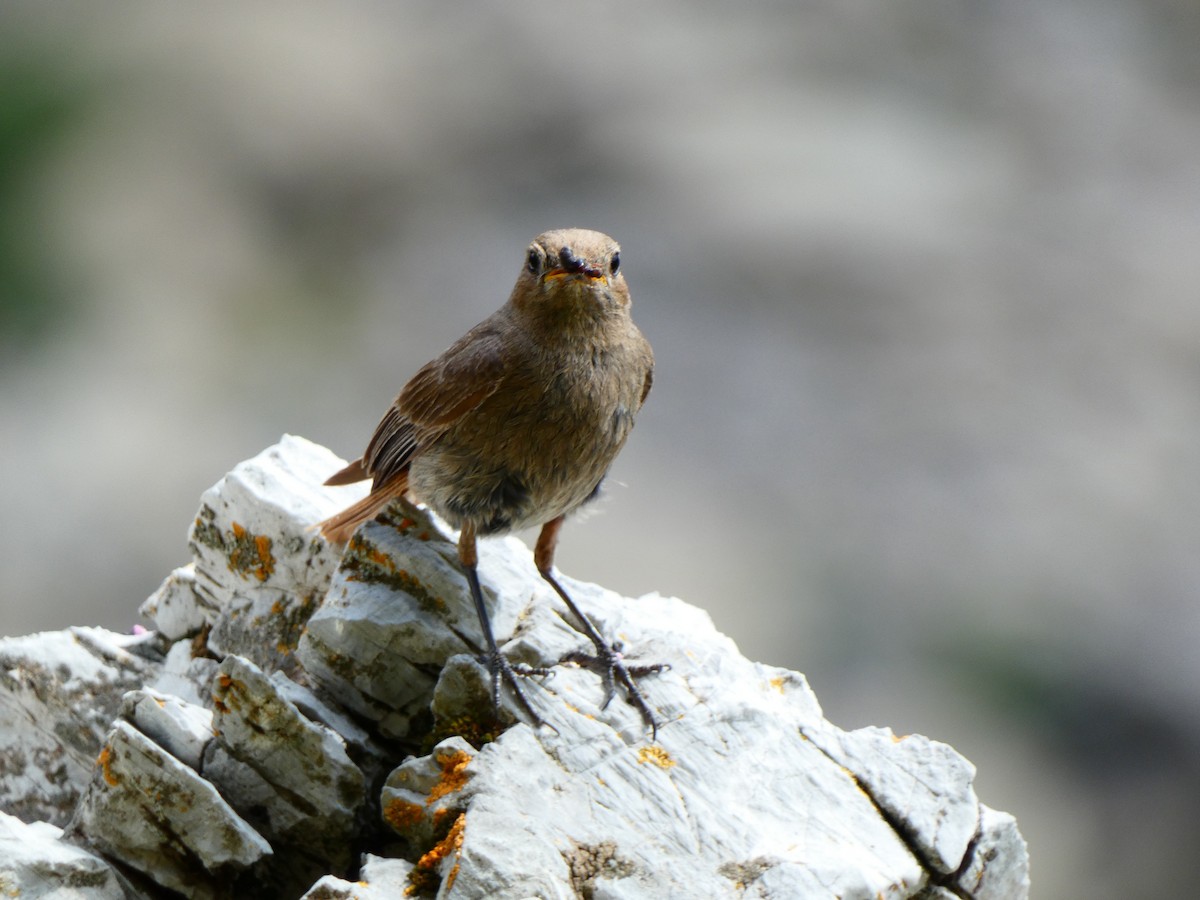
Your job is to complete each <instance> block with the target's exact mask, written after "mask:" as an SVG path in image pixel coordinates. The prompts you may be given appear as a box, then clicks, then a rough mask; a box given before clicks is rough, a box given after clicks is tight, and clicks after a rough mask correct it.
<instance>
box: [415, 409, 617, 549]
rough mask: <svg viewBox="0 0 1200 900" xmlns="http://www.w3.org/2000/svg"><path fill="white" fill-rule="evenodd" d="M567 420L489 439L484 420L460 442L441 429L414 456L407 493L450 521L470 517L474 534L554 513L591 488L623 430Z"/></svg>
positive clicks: (536, 521) (525, 425)
mask: <svg viewBox="0 0 1200 900" xmlns="http://www.w3.org/2000/svg"><path fill="white" fill-rule="evenodd" d="M569 418H570V417H565V418H564V417H549V418H547V417H541V418H539V419H538V420H537V421H525V422H521V423H520V427H517V428H512V427H505V428H504V429H502V431H503V435H501V434H500V433H499V432H498V433H497V435H496V439H495V440H491V439H489V435H488V433H487V429H486V426H482V427H481V428H479V429H477V430H475V431H474V432H472V433H470V436H469V439H467V440H463V439H456V437H457V436H456V435H455V434H448V435H446V436H445V437H444V438H443V439H442V440H439V441H438V442H437V443H436V444H434V445H433V446H431V447H429V448H427V449H426V450H424V451H422V452H421V453H419V454H418V455H417V457H416V458H415V459H414V460H413V462H412V465H411V468H410V471H409V487H410V491H411V492H412V494H413V496H414V497H415V498H416V499H418V500H420V501H421V502H423V503H425V504H427V505H428V506H430V507H432V508H433V509H434V510H435V511H436V512H437V513H438V514H439V515H440V516H442V517H443V518H444V519H446V521H448V522H449V523H450V524H451V525H453V526H454V527H456V528H461V527H462V526H463V525H464V524H466V523H467V522H471V523H472V524H474V526H475V528H476V531H477V533H478V534H502V533H504V532H507V531H514V530H518V529H521V528H527V527H530V526H534V525H540V524H543V523H545V522H548V521H550V520H551V519H555V518H557V517H558V516H560V515H563V514H564V513H568V512H570V511H571V510H573V509H575V508H576V507H578V506H580V505H581V504H582V503H584V502H585V501H586V500H588V499H589V498H590V497H591V496H592V495H594V494H595V492H596V489H597V488H598V487H599V484H600V482H601V480H603V478H604V475H605V473H606V472H607V471H608V468H609V466H610V465H611V464H612V461H613V459H614V458H615V457H616V455H617V453H618V451H619V450H620V449H621V446H622V445H623V444H624V442H625V437H626V436H627V435H628V432H629V426H628V425H626V424H625V423H623V422H621V423H617V426H619V427H617V426H614V424H613V422H611V421H605V422H604V423H603V424H602V425H599V426H598V425H597V424H596V423H595V422H594V421H592V422H579V421H569ZM610 418H611V417H610ZM511 424H512V423H511V422H509V423H508V425H509V426H511ZM630 424H631V423H630ZM514 435H515V437H514Z"/></svg>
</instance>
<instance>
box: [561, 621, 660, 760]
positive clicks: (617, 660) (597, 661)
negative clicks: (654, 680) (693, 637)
mask: <svg viewBox="0 0 1200 900" xmlns="http://www.w3.org/2000/svg"><path fill="white" fill-rule="evenodd" d="M622 649H623V648H622V645H621V643H620V642H616V643H614V644H612V645H608V644H604V643H597V644H596V654H595V655H594V656H593V655H591V654H588V653H584V652H583V651H576V652H574V653H568V654H567V655H566V656H564V657H563V658H562V659H561V660H560V662H566V663H574V664H576V665H578V666H581V667H582V668H585V669H591V670H592V671H593V672H596V673H597V674H599V676H600V680H601V682H602V683H603V685H604V702H603V703H601V704H600V708H601V709H607V708H608V704H609V703H611V702H612V700H613V698H614V697H615V696H616V695H617V683H618V682H619V683H620V684H621V686H622V687H624V688H625V698H626V700H627V701H628V702H629V705H630V706H632V707H633V708H634V709H636V710H637V711H638V713H639V714H640V715H641V717H642V721H643V722H644V723H645V725H646V727H647V728H649V729H650V738H651V740H654V739H655V738H657V737H658V721H657V720H656V719H655V718H654V712H653V711H652V710H651V709H650V704H648V703H647V702H646V698H645V697H644V696H643V695H642V692H641V690H640V689H639V688H638V686H637V684H636V683H635V682H634V680H633V679H634V678H637V677H640V676H642V675H654V674H657V673H659V672H665V671H667V670H668V669H670V668H671V666H670V665H669V664H668V663H645V664H640V665H628V666H627V665H626V664H625V657H624V655H623V654H622V652H621V651H622Z"/></svg>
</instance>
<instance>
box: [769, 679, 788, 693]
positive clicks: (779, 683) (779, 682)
mask: <svg viewBox="0 0 1200 900" xmlns="http://www.w3.org/2000/svg"><path fill="white" fill-rule="evenodd" d="M785 684H787V679H786V678H783V677H782V676H779V677H776V678H772V679H771V687H773V688H775V690H777V691H779V693H781V694H782V693H783V686H784V685H785Z"/></svg>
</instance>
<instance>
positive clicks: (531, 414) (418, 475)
mask: <svg viewBox="0 0 1200 900" xmlns="http://www.w3.org/2000/svg"><path fill="white" fill-rule="evenodd" d="M629 306H630V300H629V289H628V287H626V284H625V276H624V275H623V274H622V273H621V251H620V248H619V247H618V246H617V243H616V241H614V240H613V239H612V238H610V237H608V235H605V234H600V233H599V232H596V231H585V230H582V229H574V228H572V229H564V230H560V231H547V232H546V233H544V234H541V235H539V236H538V237H537V238H535V239H534V241H533V243H532V244H530V245H529V249H528V251H527V252H526V255H525V264H524V267H523V268H522V270H521V274H520V275H519V276H518V278H517V283H516V286H515V287H514V288H513V291H512V294H511V296H510V297H509V299H508V302H507V303H506V304H505V305H504V306H503V307H501V308H500V309H499V310H498V311H497V312H495V313H494V314H493V315H491V316H489V317H488V318H487V319H485V320H484V321H483V322H481V323H479V324H478V325H476V326H475V327H474V328H472V329H471V330H470V331H468V332H467V333H466V334H465V335H464V336H463V337H462V338H461V339H459V340H458V341H457V342H456V343H455V344H453V345H452V346H451V347H450V348H449V349H448V350H446V352H444V353H443V354H442V355H441V356H439V357H438V358H437V359H435V360H433V361H432V362H430V363H428V364H427V365H426V366H425V367H424V368H422V369H421V370H420V371H419V372H417V374H416V375H415V376H414V377H413V379H412V380H411V381H409V383H408V384H407V385H405V387H404V390H402V391H401V392H400V396H399V397H397V398H396V400H395V402H394V403H393V404H392V406H391V408H389V409H388V411H387V412H386V413H385V414H384V416H383V419H382V420H381V421H380V423H379V425H378V426H377V427H376V429H375V435H374V436H373V437H372V438H371V442H370V443H369V444H368V445H367V449H366V452H365V453H363V455H362V458H361V459H357V460H355V461H354V462H352V463H350V465H348V466H346V468H344V469H342V470H341V471H340V472H338V473H337V474H336V475H334V476H333V477H331V478H330V479H329V480H328V481H327V482H326V484H348V483H350V482H354V481H361V480H364V479H366V478H371V479H372V484H371V493H370V494H369V495H368V496H367V497H366V498H364V499H363V500H361V501H359V502H358V503H356V504H354V505H353V506H351V507H349V508H348V509H346V510H344V511H343V512H341V513H338V514H337V515H336V516H333V517H332V518H330V519H327V520H326V521H325V522H322V523H321V530H322V532H323V533H324V534H325V536H326V537H327V538H329V539H330V540H331V541H335V542H339V543H344V542H346V541H347V540H348V539H349V538H350V536H351V535H352V534H353V533H354V531H355V529H356V528H358V526H359V525H361V524H362V523H363V522H366V521H369V520H370V519H373V518H374V517H375V516H376V515H377V514H378V513H379V512H381V511H382V510H383V508H384V507H386V506H387V505H388V504H389V503H391V502H392V501H393V500H395V499H396V498H398V497H401V496H406V497H409V498H410V499H413V500H416V501H419V502H422V503H425V504H426V505H428V506H430V507H431V508H433V509H434V510H435V511H436V512H437V513H438V514H439V515H441V516H442V517H443V518H444V519H445V520H446V521H448V522H449V523H450V524H451V525H453V526H454V527H455V528H458V529H460V537H459V539H458V556H459V560H460V561H461V562H462V565H463V568H464V569H465V571H466V575H467V582H468V584H469V585H470V589H471V596H472V598H473V599H474V602H475V609H476V612H477V613H478V615H479V624H480V627H481V628H482V629H483V633H484V637H485V639H486V641H487V651H486V653H485V655H484V658H483V662H484V663H485V664H486V666H487V668H488V672H489V675H490V677H491V688H492V701H493V704H494V705H496V707H497V708H498V703H499V690H500V679H501V677H503V678H504V680H506V681H507V682H508V683H509V685H510V686H511V688H512V690H513V692H514V694H515V695H516V697H517V699H518V700H519V702H520V704H521V706H522V708H523V709H524V710H525V712H526V713H527V714H528V715H529V716H530V717H531V718H532V719H534V720H535V721H536V722H539V723H540V722H541V719H540V717H539V716H538V715H537V714H536V713H535V712H534V711H533V709H532V708H531V707H530V705H529V703H528V701H527V700H526V699H525V696H524V694H523V693H522V692H521V689H520V687H519V686H518V684H517V679H516V673H515V672H514V670H513V668H512V666H511V665H510V663H509V662H508V660H507V659H506V658H505V657H504V656H503V655H502V654H501V652H500V650H499V648H498V647H497V645H496V639H495V636H494V635H493V634H492V628H491V624H490V621H489V619H488V613H487V608H486V607H485V606H484V602H483V594H482V592H481V591H480V588H479V577H478V574H477V573H476V562H477V556H476V548H475V539H476V537H481V536H485V535H493V534H503V533H505V532H508V531H512V530H515V529H520V528H526V527H529V526H533V525H540V526H542V529H541V533H540V535H539V536H538V539H537V545H536V548H535V550H534V562H535V563H536V565H537V568H538V571H539V572H540V573H541V575H542V577H543V578H545V579H546V581H547V582H549V583H550V586H551V587H553V588H554V590H555V591H556V592H557V593H558V595H559V596H560V597H561V598H562V599H563V602H565V603H566V604H567V606H568V608H569V609H570V610H571V612H572V613H573V614H574V616H575V617H576V618H577V619H578V620H579V622H580V625H581V626H582V629H583V632H584V633H585V634H586V635H587V636H588V638H589V640H591V642H592V643H593V644H594V645H595V647H596V657H594V658H593V657H584V656H582V655H573V656H572V657H571V659H572V660H573V661H575V662H584V663H586V664H589V665H591V666H593V667H595V668H597V669H598V670H599V672H600V674H601V677H602V678H603V680H604V686H605V691H606V694H605V701H604V705H605V706H607V705H608V703H609V702H610V701H611V700H612V698H613V695H614V693H615V690H616V687H615V684H616V682H617V681H619V682H620V683H621V684H622V685H623V686H624V688H625V692H626V696H627V697H628V698H629V702H630V703H631V704H632V705H633V706H635V707H636V708H637V709H638V711H639V712H640V713H641V715H642V718H643V719H644V720H645V722H646V725H647V726H648V727H649V728H650V729H651V730H652V731H653V730H655V728H656V725H655V720H654V715H653V714H652V713H651V711H650V707H649V706H648V705H647V703H646V701H645V699H644V698H643V697H642V694H641V692H640V691H639V690H638V688H637V686H636V685H635V684H634V681H633V676H635V675H644V674H648V673H650V672H657V671H660V670H662V669H663V668H665V666H661V665H649V666H626V665H625V663H624V662H623V661H622V658H621V653H620V647H619V645H617V646H613V645H610V644H609V643H608V642H606V641H605V640H604V639H603V638H602V637H601V636H600V633H599V631H598V630H597V629H596V627H595V626H594V625H593V624H592V622H591V621H590V620H589V619H588V617H587V616H586V615H584V613H583V612H582V611H581V610H580V609H579V608H578V607H577V606H576V605H575V603H574V601H572V600H571V598H570V596H568V594H567V592H566V591H565V590H563V588H562V585H560V584H559V583H558V581H557V579H555V577H554V571H553V569H554V550H555V546H556V545H557V543H558V533H559V530H560V529H561V528H562V524H563V519H564V517H565V516H566V515H567V514H568V513H570V512H572V511H573V510H575V509H577V508H578V507H580V506H581V505H583V504H584V503H586V502H587V501H589V500H591V499H592V498H593V497H595V496H596V494H597V493H598V491H599V489H600V483H601V482H602V481H603V480H604V476H605V474H606V473H607V472H608V468H609V466H610V465H611V464H612V462H613V459H614V458H616V455H617V453H618V452H619V451H620V449H621V447H622V445H624V443H625V439H626V438H627V437H629V432H630V430H631V429H632V428H633V423H634V417H635V416H636V415H637V412H638V410H639V409H641V407H642V403H643V402H644V401H645V399H646V395H647V394H648V393H649V392H650V382H651V376H652V373H653V371H654V354H653V352H652V351H651V349H650V344H649V342H648V341H647V340H646V339H645V337H643V336H642V333H641V332H640V331H639V330H638V328H637V326H636V325H634V324H633V319H632V318H631V317H630V314H629Z"/></svg>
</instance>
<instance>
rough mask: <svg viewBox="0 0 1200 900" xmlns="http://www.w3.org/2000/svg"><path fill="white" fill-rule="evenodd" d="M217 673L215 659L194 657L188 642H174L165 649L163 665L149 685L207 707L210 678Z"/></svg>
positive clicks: (167, 693) (210, 689)
mask: <svg viewBox="0 0 1200 900" xmlns="http://www.w3.org/2000/svg"><path fill="white" fill-rule="evenodd" d="M216 674H217V661H216V660H215V659H210V658H208V657H205V656H195V655H194V654H193V648H192V644H191V641H187V640H183V641H176V642H175V643H174V644H172V645H171V649H170V650H168V651H167V655H166V658H165V659H164V660H163V664H162V668H161V669H159V671H158V673H157V674H156V676H155V678H154V680H153V681H152V682H150V684H149V687H150V688H152V689H153V690H155V691H157V692H158V693H160V694H166V695H169V696H173V697H178V698H179V699H180V700H183V701H185V702H187V703H190V704H192V705H194V706H209V705H211V703H212V681H213V678H214V677H215V676H216Z"/></svg>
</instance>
